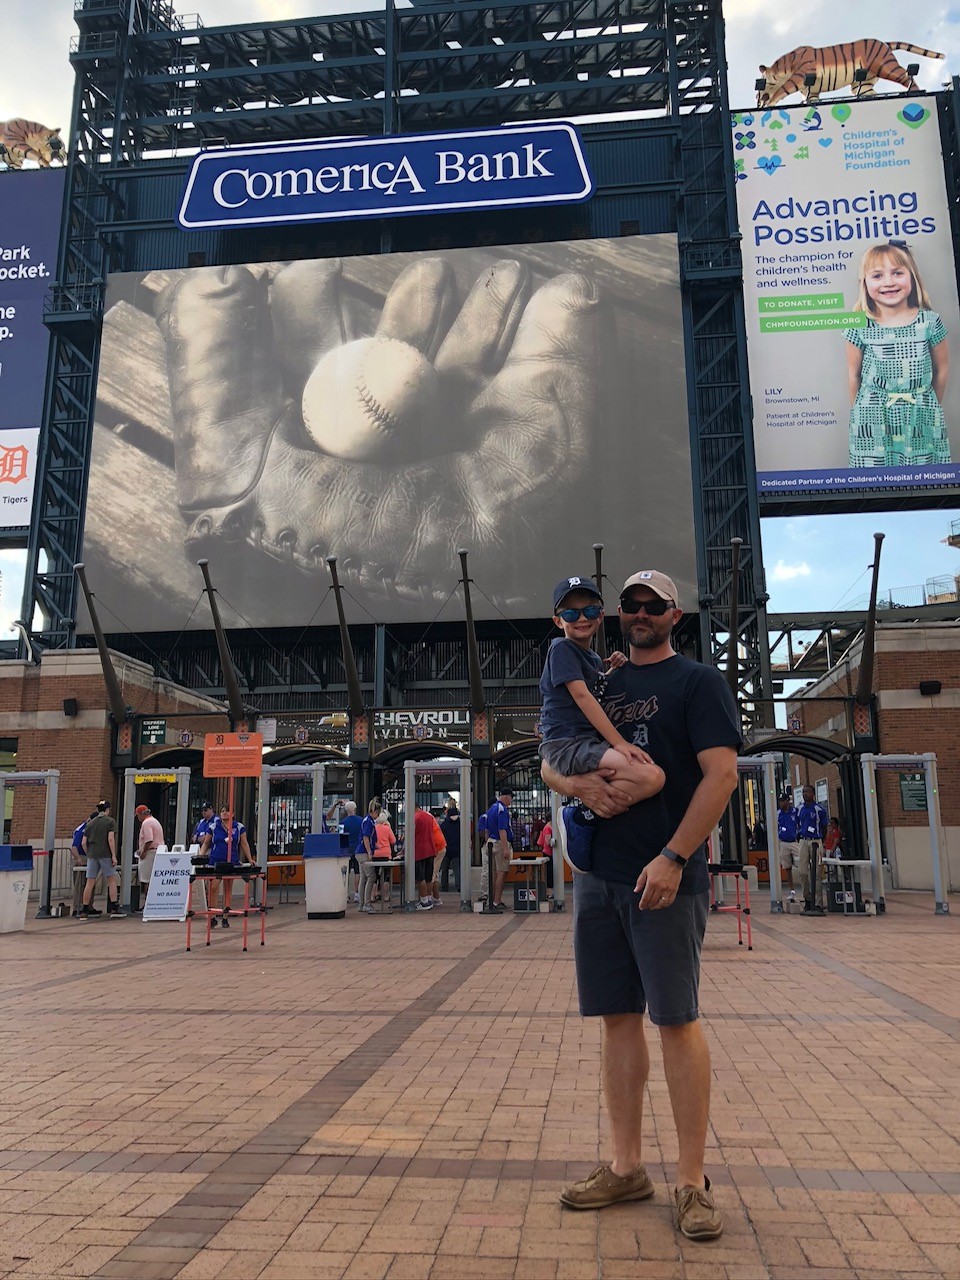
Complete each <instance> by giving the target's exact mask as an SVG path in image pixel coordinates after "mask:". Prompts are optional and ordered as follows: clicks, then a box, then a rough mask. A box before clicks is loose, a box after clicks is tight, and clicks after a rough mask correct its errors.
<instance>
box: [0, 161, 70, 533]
mask: <svg viewBox="0 0 960 1280" xmlns="http://www.w3.org/2000/svg"><path fill="white" fill-rule="evenodd" d="M63 183H64V172H63V170H62V169H56V170H54V169H44V170H39V171H36V172H34V171H24V172H17V171H10V172H8V173H4V174H0V432H2V434H0V528H3V529H19V528H25V527H26V526H28V525H29V524H30V517H31V513H32V510H33V490H34V484H35V481H36V474H37V441H38V438H39V435H40V418H41V416H42V414H43V392H44V385H45V381H46V374H47V351H48V348H49V342H50V334H49V331H48V329H47V328H46V326H45V325H44V323H43V299H44V297H45V295H46V293H47V292H48V290H49V288H50V282H51V281H52V279H53V276H54V269H55V266H56V261H57V245H58V243H59V237H60V211H61V205H62V202H63Z"/></svg>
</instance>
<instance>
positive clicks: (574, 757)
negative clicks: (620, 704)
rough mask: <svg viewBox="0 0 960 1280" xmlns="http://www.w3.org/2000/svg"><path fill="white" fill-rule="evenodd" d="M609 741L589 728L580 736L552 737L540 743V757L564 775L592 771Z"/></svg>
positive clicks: (607, 746)
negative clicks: (548, 740)
mask: <svg viewBox="0 0 960 1280" xmlns="http://www.w3.org/2000/svg"><path fill="white" fill-rule="evenodd" d="M609 750H610V743H609V742H607V741H606V739H604V738H602V737H601V736H600V734H599V733H594V732H593V730H592V729H591V730H590V731H589V732H588V733H585V734H584V735H583V736H582V737H580V738H554V739H552V740H551V741H550V742H541V743H540V757H541V759H543V760H546V762H547V764H548V765H549V766H550V768H551V769H556V771H557V773H562V774H563V775H564V776H565V777H566V776H569V775H570V774H571V773H593V771H594V769H596V768H597V766H598V765H599V763H600V760H601V758H602V757H603V754H604V752H606V751H609Z"/></svg>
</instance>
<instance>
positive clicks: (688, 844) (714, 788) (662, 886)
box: [636, 747, 737, 910]
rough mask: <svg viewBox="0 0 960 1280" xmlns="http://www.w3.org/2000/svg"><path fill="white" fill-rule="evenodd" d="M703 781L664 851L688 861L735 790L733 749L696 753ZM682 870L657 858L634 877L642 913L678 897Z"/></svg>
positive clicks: (664, 904) (709, 749) (712, 748)
mask: <svg viewBox="0 0 960 1280" xmlns="http://www.w3.org/2000/svg"><path fill="white" fill-rule="evenodd" d="M697 762H698V763H699V765H700V770H701V772H702V773H703V777H702V778H701V779H700V785H699V786H698V787H697V789H696V791H695V792H694V793H693V795H692V797H691V799H690V803H689V804H688V805H687V811H686V813H685V814H684V815H683V818H682V819H681V822H680V825H679V827H677V829H676V831H675V832H674V833H673V835H672V836H671V838H670V840H669V841H668V842H667V848H669V849H672V850H673V852H674V853H679V854H680V856H681V858H689V857H690V855H691V854H692V853H693V852H694V850H695V849H699V847H700V846H701V845H702V844H703V842H704V840H706V838H707V836H708V835H709V834H710V832H711V831H712V830H713V828H714V827H715V826H716V825H717V823H718V822H719V821H720V818H721V815H722V814H723V811H724V809H726V807H727V801H728V800H729V799H730V797H731V795H732V794H733V792H734V791H735V790H736V786H737V752H736V748H735V747H708V748H707V749H706V750H705V751H698V752H697ZM682 874H683V868H682V867H681V866H679V865H678V864H677V863H676V862H673V861H671V859H670V858H664V857H661V856H659V855H658V856H657V857H656V858H654V859H653V861H652V862H648V863H647V865H646V866H645V867H644V869H643V870H642V871H641V872H640V875H639V876H638V877H637V886H636V891H637V893H640V894H642V895H643V896H642V897H641V899H640V908H641V910H646V909H647V908H648V907H669V906H670V903H671V902H673V900H674V898H675V897H676V896H677V889H678V888H679V886H680V877H681V875H682Z"/></svg>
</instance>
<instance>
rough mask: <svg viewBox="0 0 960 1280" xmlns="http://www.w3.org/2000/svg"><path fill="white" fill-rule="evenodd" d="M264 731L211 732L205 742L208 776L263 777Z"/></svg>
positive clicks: (204, 752) (204, 758) (204, 768)
mask: <svg viewBox="0 0 960 1280" xmlns="http://www.w3.org/2000/svg"><path fill="white" fill-rule="evenodd" d="M262 770H263V734H262V733H208V734H207V735H206V737H205V738H204V741H203V776H204V777H205V778H259V777H260V774H261V771H262Z"/></svg>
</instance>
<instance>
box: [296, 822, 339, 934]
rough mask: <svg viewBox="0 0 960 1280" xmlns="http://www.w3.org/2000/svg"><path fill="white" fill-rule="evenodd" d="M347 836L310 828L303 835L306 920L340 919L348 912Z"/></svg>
mask: <svg viewBox="0 0 960 1280" xmlns="http://www.w3.org/2000/svg"><path fill="white" fill-rule="evenodd" d="M349 866H350V837H349V836H347V835H344V834H341V833H333V834H328V833H327V832H326V831H324V832H311V833H310V834H309V835H306V836H304V838H303V880H304V887H305V889H306V905H307V919H308V920H342V919H343V917H344V916H345V915H346V914H347V870H348V868H349Z"/></svg>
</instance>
